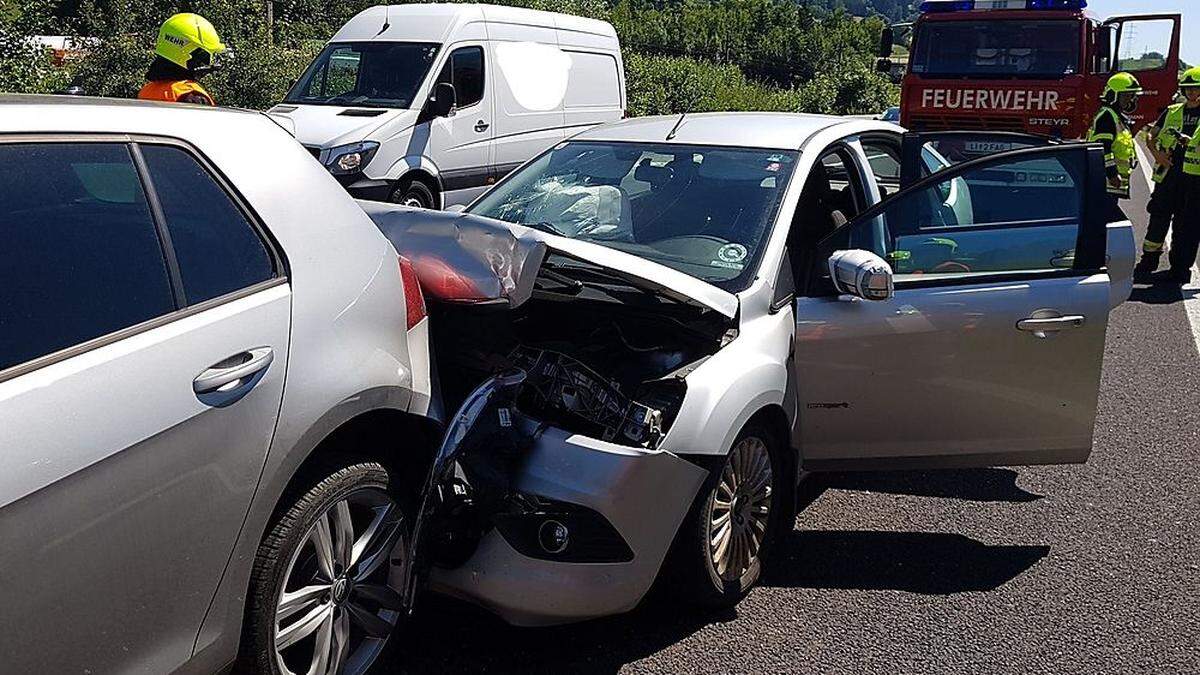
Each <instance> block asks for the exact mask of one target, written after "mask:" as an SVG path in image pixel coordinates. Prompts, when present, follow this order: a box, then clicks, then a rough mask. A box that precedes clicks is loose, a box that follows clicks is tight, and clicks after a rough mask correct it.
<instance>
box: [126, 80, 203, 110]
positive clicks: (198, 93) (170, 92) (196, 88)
mask: <svg viewBox="0 0 1200 675" xmlns="http://www.w3.org/2000/svg"><path fill="white" fill-rule="evenodd" d="M138 98H140V99H144V100H147V101H167V102H169V103H176V102H179V101H180V99H184V98H189V99H194V100H185V101H183V102H184V103H203V104H207V105H216V104H217V103H216V101H214V100H213V97H212V95H211V94H209V93H208V91H207V90H205V89H204V87H202V86H200V83H199V82H197V81H195V80H151V81H149V82H147V83H146V86H144V87H142V90H141V91H140V92H138Z"/></svg>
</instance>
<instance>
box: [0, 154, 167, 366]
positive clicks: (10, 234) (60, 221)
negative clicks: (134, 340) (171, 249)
mask: <svg viewBox="0 0 1200 675" xmlns="http://www.w3.org/2000/svg"><path fill="white" fill-rule="evenodd" d="M31 167H36V169H32V170H31ZM174 310H175V301H174V297H173V295H172V291H171V284H170V279H169V276H168V273H167V266H166V262H165V261H164V258H163V249H162V246H161V244H160V242H159V239H158V232H157V229H156V228H155V225H154V219H153V218H152V217H151V214H150V208H149V206H148V204H147V201H146V197H145V194H144V193H143V191H142V186H141V182H140V181H139V179H138V176H137V171H136V169H135V168H134V163H133V159H132V157H131V156H130V154H129V149H128V147H126V146H125V145H124V144H119V143H95V144H92V143H77V144H71V143H43V144H33V143H29V144H26V143H18V144H0V371H3V370H5V369H8V368H11V367H13V366H16V365H20V364H22V363H25V362H27V361H30V360H33V359H36V358H38V357H41V356H45V355H47V354H52V353H54V352H57V351H60V350H62V349H66V348H69V347H73V346H75V345H78V344H81V343H83V342H87V341H88V340H92V339H94V338H98V337H102V336H104V335H108V334H110V333H113V332H116V331H119V330H121V329H124V328H128V327H130V326H134V325H137V324H139V323H142V322H144V321H147V320H150V319H153V318H156V317H159V316H162V315H164V314H168V313H170V312H172V311H174Z"/></svg>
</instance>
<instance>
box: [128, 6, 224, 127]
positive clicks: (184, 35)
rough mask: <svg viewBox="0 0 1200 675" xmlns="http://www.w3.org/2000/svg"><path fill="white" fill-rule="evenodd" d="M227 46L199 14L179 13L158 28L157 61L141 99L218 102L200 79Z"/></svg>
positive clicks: (152, 65) (147, 75)
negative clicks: (201, 83) (202, 84)
mask: <svg viewBox="0 0 1200 675" xmlns="http://www.w3.org/2000/svg"><path fill="white" fill-rule="evenodd" d="M224 51H225V45H224V44H223V43H222V42H221V38H220V37H219V36H218V35H217V29H215V28H213V25H212V24H211V23H209V22H208V19H205V18H204V17H202V16H200V15H199V14H176V15H175V16H172V17H171V18H169V19H167V20H166V22H165V23H163V25H162V28H160V29H159V31H158V44H157V46H156V47H155V49H154V53H155V56H154V61H153V62H152V63H151V64H150V69H149V70H148V71H147V72H146V79H147V80H148V81H147V82H146V86H144V87H142V90H141V92H139V93H138V98H142V99H148V100H151V101H171V102H179V103H199V104H203V105H216V102H215V101H214V100H213V97H212V95H211V94H209V93H208V92H207V91H206V90H205V89H204V87H202V86H200V82H199V79H200V78H201V77H203V76H204V75H205V74H207V73H208V72H210V71H212V69H213V66H214V60H215V59H216V57H217V55H218V54H220V53H222V52H224Z"/></svg>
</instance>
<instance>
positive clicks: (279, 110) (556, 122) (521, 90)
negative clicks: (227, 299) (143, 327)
mask: <svg viewBox="0 0 1200 675" xmlns="http://www.w3.org/2000/svg"><path fill="white" fill-rule="evenodd" d="M270 112H271V114H272V115H274V116H275V117H277V118H286V119H287V120H288V121H287V122H285V124H286V125H287V126H288V127H291V128H293V129H294V130H295V134H296V138H297V139H299V141H300V142H301V143H302V144H303V145H304V146H305V147H307V148H308V149H309V151H310V152H312V154H313V155H314V156H316V157H317V159H318V160H320V161H321V163H322V164H324V165H325V166H326V168H328V169H329V171H330V172H331V173H332V174H334V175H335V176H336V177H337V178H338V180H339V181H341V183H342V184H343V185H345V186H346V188H347V189H348V190H349V191H350V193H351V194H353V195H354V196H356V197H359V198H362V199H374V200H378V201H391V202H396V203H403V204H409V205H413V206H423V207H427V208H444V207H446V206H450V205H453V204H465V203H467V202H469V201H470V200H472V199H474V198H475V197H476V196H477V195H478V194H480V193H481V192H483V191H484V190H486V189H487V188H488V187H489V186H490V185H492V184H493V183H495V182H496V181H498V180H499V179H500V178H502V177H503V176H504V175H505V174H507V173H508V172H510V171H512V170H513V169H514V168H516V167H517V166H519V165H521V164H523V163H524V162H525V161H526V160H528V159H530V158H532V157H533V156H535V155H537V154H538V153H540V152H541V151H543V150H545V149H546V148H548V147H550V146H552V145H554V144H555V143H558V142H560V141H562V140H563V139H564V138H566V137H568V136H572V135H574V134H575V133H577V132H579V131H581V130H583V129H585V128H587V127H590V126H593V125H596V124H601V123H604V122H610V121H613V120H617V119H620V118H621V117H622V116H623V115H624V113H625V74H624V68H623V66H622V63H621V49H620V44H619V43H618V41H617V34H616V31H615V30H614V29H613V27H612V26H611V25H610V24H608V23H605V22H603V21H597V20H594V19H585V18H581V17H577V16H569V15H566V14H555V13H551V12H539V11H534V10H528V9H519V8H514V7H499V6H495V5H460V4H433V5H400V6H392V7H384V6H380V7H372V8H370V9H367V10H365V11H363V12H361V13H360V14H358V15H357V16H355V17H354V18H352V19H350V21H349V22H347V23H346V25H344V26H342V28H341V30H339V31H338V32H337V34H336V35H334V36H333V39H332V40H330V41H329V44H327V45H326V46H325V49H324V50H322V52H321V54H320V55H319V56H317V58H316V59H315V60H314V61H313V62H312V64H311V65H309V67H308V69H307V70H305V71H304V75H303V76H301V77H300V79H299V80H297V82H296V84H295V85H294V86H293V87H292V89H291V91H289V92H288V95H287V98H286V99H284V102H283V103H281V104H279V105H277V106H275V107H274V108H272V109H271V111H270Z"/></svg>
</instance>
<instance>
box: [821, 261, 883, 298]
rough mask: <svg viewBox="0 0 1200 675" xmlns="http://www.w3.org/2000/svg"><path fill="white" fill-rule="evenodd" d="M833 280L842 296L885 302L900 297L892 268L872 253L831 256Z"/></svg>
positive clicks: (830, 269)
mask: <svg viewBox="0 0 1200 675" xmlns="http://www.w3.org/2000/svg"><path fill="white" fill-rule="evenodd" d="M829 278H830V279H832V280H833V286H834V288H835V289H837V292H838V294H840V295H850V296H853V297H856V298H862V299H863V300H871V301H875V302H881V301H884V300H891V299H892V296H894V295H895V294H896V288H895V281H894V275H893V273H892V266H891V265H889V264H887V261H885V260H884V259H883V258H880V257H879V256H877V255H875V254H874V253H871V252H870V251H863V250H859V249H855V250H851V251H835V252H834V254H833V255H831V256H829Z"/></svg>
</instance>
